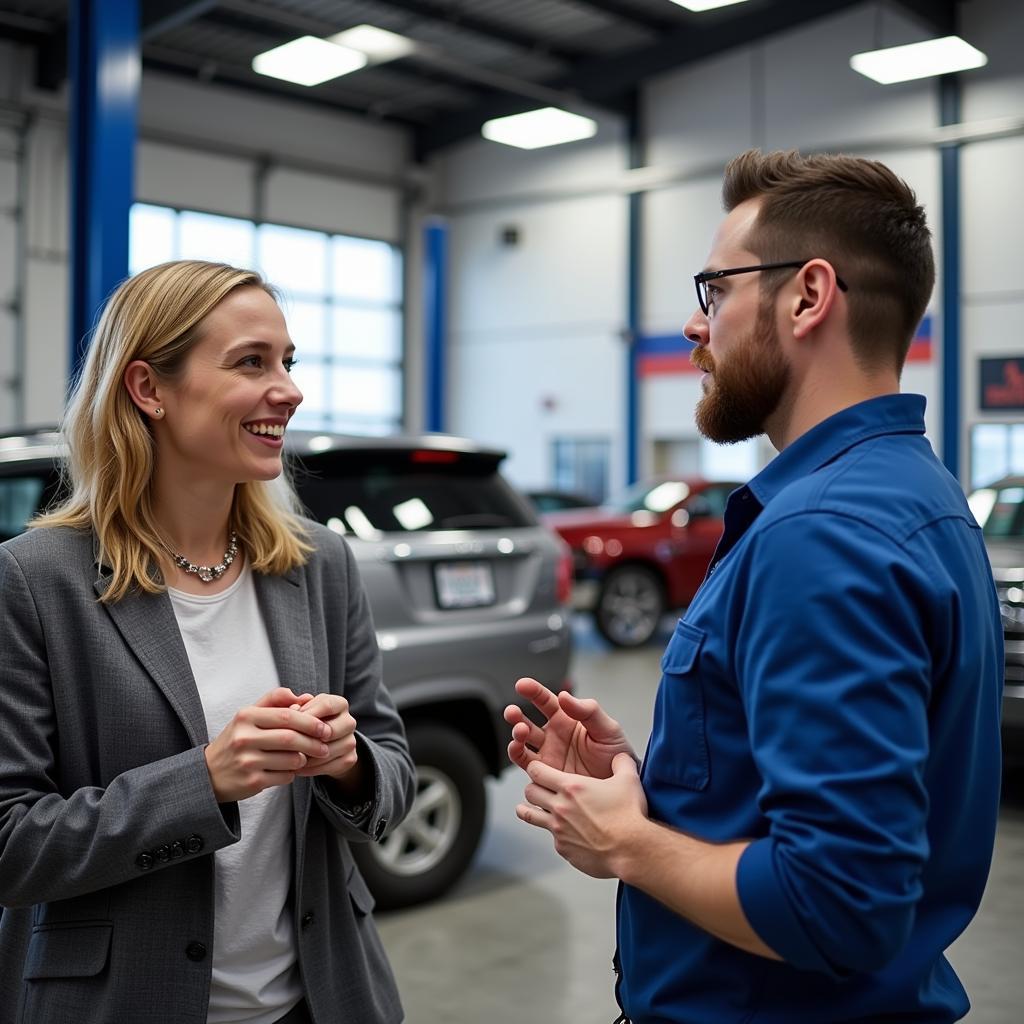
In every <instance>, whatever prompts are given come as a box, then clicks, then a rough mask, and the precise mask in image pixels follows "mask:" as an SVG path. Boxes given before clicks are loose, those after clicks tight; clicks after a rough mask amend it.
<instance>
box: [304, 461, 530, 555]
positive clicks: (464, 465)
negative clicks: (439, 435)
mask: <svg viewBox="0 0 1024 1024" xmlns="http://www.w3.org/2000/svg"><path fill="white" fill-rule="evenodd" d="M446 454H447V453H428V455H429V456H430V457H431V458H434V459H438V460H439V461H436V462H431V461H426V462H417V461H414V455H415V453H401V454H397V455H396V454H394V453H387V454H386V455H379V454H374V455H372V456H359V457H358V458H353V457H352V456H350V455H347V454H346V453H334V452H332V453H325V455H324V456H323V457H320V458H314V457H310V456H307V457H306V458H305V459H304V460H303V465H302V467H301V468H299V469H298V470H297V472H296V473H295V485H296V489H297V490H298V492H299V497H300V499H301V500H302V502H303V504H304V505H305V506H306V508H307V509H308V510H309V512H310V513H311V514H312V516H313V517H314V518H315V519H318V520H320V522H322V523H327V524H328V525H329V526H331V527H332V528H333V529H336V530H338V531H339V532H340V533H346V534H351V535H354V536H356V537H362V538H366V539H369V538H372V537H374V536H376V535H377V534H378V533H419V532H423V531H427V530H507V529H511V528H515V527H521V526H533V525H534V523H535V520H534V518H533V516H532V514H531V512H530V510H529V507H528V506H527V505H526V504H525V502H523V501H522V500H521V499H520V498H519V497H518V496H517V495H516V494H515V492H514V491H513V490H512V488H511V487H510V486H509V484H507V483H506V482H505V480H504V479H503V478H502V477H501V476H500V474H499V473H498V472H497V469H496V467H495V464H494V461H493V460H476V459H472V458H470V459H467V458H464V457H460V456H453V457H452V459H451V461H443V460H442V456H444V455H446Z"/></svg>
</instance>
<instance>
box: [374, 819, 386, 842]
mask: <svg viewBox="0 0 1024 1024" xmlns="http://www.w3.org/2000/svg"><path fill="white" fill-rule="evenodd" d="M387 827H388V819H387V818H381V819H380V820H379V821H378V822H377V824H376V825H375V826H374V829H373V838H374V839H380V837H381V836H382V835H384V829H386V828H387Z"/></svg>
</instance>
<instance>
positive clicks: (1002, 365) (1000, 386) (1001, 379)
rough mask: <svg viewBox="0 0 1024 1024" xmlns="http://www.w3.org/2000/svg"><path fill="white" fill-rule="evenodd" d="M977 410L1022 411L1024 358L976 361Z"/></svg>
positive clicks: (1023, 407) (1023, 405)
mask: <svg viewBox="0 0 1024 1024" xmlns="http://www.w3.org/2000/svg"><path fill="white" fill-rule="evenodd" d="M978 408H980V409H987V410H990V411H993V412H1005V411H1007V410H1019V411H1024V356H1009V357H1001V358H999V359H979V360H978Z"/></svg>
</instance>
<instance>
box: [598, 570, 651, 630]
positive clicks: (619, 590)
mask: <svg viewBox="0 0 1024 1024" xmlns="http://www.w3.org/2000/svg"><path fill="white" fill-rule="evenodd" d="M665 611H666V602H665V588H664V586H663V585H662V582H661V579H660V577H659V576H658V574H657V573H656V572H655V571H654V570H653V569H649V568H648V567H647V566H645V565H620V566H617V567H616V568H614V569H611V570H610V571H609V572H608V573H607V575H606V576H605V577H604V579H603V580H602V581H601V588H600V590H599V591H598V595H597V605H596V606H595V608H594V624H595V625H596V626H597V631H598V632H599V633H600V634H601V636H603V637H604V638H605V640H607V641H608V643H610V644H612V645H613V646H615V647H641V646H643V644H646V643H647V642H648V641H649V640H650V639H651V637H653V636H654V634H655V633H656V632H657V631H658V626H659V625H660V624H661V619H662V616H663V615H664V614H665Z"/></svg>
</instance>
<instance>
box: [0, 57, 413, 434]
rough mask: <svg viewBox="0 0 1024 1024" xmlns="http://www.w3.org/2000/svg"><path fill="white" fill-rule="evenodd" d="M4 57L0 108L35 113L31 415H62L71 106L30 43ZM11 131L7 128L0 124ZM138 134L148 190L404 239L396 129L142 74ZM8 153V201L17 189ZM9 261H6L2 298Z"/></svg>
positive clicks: (2, 416)
mask: <svg viewBox="0 0 1024 1024" xmlns="http://www.w3.org/2000/svg"><path fill="white" fill-rule="evenodd" d="M0 67H2V68H3V69H4V71H3V73H2V74H0V111H2V113H3V114H4V116H5V118H7V119H10V120H11V121H12V123H13V122H15V121H17V120H18V119H19V118H21V117H23V116H25V115H29V116H30V117H31V118H32V119H33V120H32V127H31V128H30V130H29V133H28V140H27V141H28V153H29V157H28V179H29V195H28V208H27V217H26V229H27V261H26V266H25V271H26V273H25V296H24V307H25V324H26V367H25V369H26V373H25V382H24V406H25V419H26V421H27V422H30V423H43V422H55V421H56V420H57V419H58V418H59V416H60V411H61V408H62V406H63V401H64V393H65V387H66V377H67V365H68V356H67V352H68V347H69V344H68V326H67V324H68V281H67V279H68V245H69V231H68V187H69V180H68V166H67V160H68V155H67V154H68V147H67V116H66V110H65V104H64V101H63V98H62V97H59V96H54V95H51V94H46V93H41V92H39V91H37V90H35V89H34V87H33V86H32V81H33V75H32V67H31V54H30V52H29V51H28V50H26V49H23V48H19V47H16V46H14V45H13V44H3V43H0ZM2 124H3V123H2V122H0V125H2ZM5 131H6V128H5V126H0V135H3V133H4V132H5ZM139 135H140V143H139V146H138V149H137V153H136V198H138V199H140V200H144V201H148V202H154V203H162V204H167V205H174V206H179V207H185V208H195V209H201V210H205V211H208V212H212V213H223V214H229V215H234V216H241V217H249V218H261V219H265V220H272V221H277V222H280V223H285V224H294V225H297V226H300V227H312V228H317V229H319V230H324V231H336V232H340V233H349V234H356V235H363V236H366V237H371V238H379V239H384V240H386V241H389V242H396V243H401V242H402V241H403V238H402V234H401V233H402V227H403V221H402V217H401V208H402V203H403V194H404V185H403V181H404V175H405V172H406V169H407V164H408V160H409V140H408V138H407V137H406V133H405V132H404V131H402V130H399V129H396V128H391V127H385V126H381V125H377V124H372V123H370V122H367V121H365V120H363V119H360V118H356V117H352V116H347V115H341V114H338V115H334V114H330V113H326V112H323V111H321V110H318V109H303V108H302V107H301V106H300V105H298V104H296V103H291V102H288V101H286V100H280V101H278V100H266V99H260V98H256V97H254V96H252V95H249V94H245V93H242V92H240V91H235V90H231V89H227V88H222V87H217V86H211V85H208V84H207V85H204V84H199V83H195V82H190V81H184V80H179V79H176V78H173V77H170V76H166V75H160V74H150V73H146V74H144V75H143V81H142V90H141V96H140V108H139ZM3 138H6V135H3ZM3 148H4V144H3V139H2V138H0V151H2V150H3ZM4 159H5V158H4V157H2V156H0V209H2V208H3V206H4V205H5V203H6V199H5V198H4V197H5V196H6V195H7V193H8V192H9V190H10V188H11V187H12V186H11V185H10V183H9V182H10V179H11V173H10V171H9V170H8V169H7V163H6V162H4ZM3 225H4V220H3V218H2V217H0V259H2V258H3V254H4V253H5V252H6V251H7V249H8V238H7V234H8V232H7V230H6V228H5V227H4V226H3ZM4 263H5V264H6V260H4ZM9 265H10V266H13V265H14V264H13V261H12V262H11V263H10V264H9ZM5 273H6V270H0V297H2V296H3V295H5V288H6V287H7V285H6V277H4V274H5ZM2 301H3V299H2V298H0V302H2ZM8 321H9V318H8V317H5V315H4V314H3V313H0V378H2V377H4V376H5V375H6V369H5V368H6V367H7V366H8V365H10V363H11V361H12V359H13V354H12V353H13V340H12V338H13V332H12V328H11V325H10V323H9V322H8ZM12 419H13V410H12V408H11V405H10V401H9V398H8V394H7V392H6V391H5V389H4V388H3V387H0V428H2V427H3V426H4V425H6V424H9V423H11V422H12Z"/></svg>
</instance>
